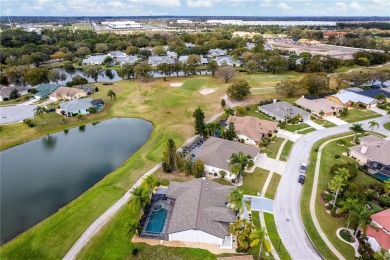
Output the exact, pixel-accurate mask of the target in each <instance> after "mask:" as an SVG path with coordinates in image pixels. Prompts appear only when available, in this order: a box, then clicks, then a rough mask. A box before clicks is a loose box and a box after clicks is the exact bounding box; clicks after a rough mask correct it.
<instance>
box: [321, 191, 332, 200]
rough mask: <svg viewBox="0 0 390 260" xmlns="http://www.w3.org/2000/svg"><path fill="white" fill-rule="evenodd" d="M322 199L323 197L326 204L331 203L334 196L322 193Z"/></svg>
mask: <svg viewBox="0 0 390 260" xmlns="http://www.w3.org/2000/svg"><path fill="white" fill-rule="evenodd" d="M321 197H322V199H323V200H324V201H326V202H329V201H331V200H332V199H333V198H334V196H333V194H331V193H326V192H324V193H322V194H321Z"/></svg>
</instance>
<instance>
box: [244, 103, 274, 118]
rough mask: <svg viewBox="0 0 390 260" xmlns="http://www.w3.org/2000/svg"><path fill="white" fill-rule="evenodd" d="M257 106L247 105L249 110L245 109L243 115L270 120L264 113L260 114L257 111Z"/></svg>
mask: <svg viewBox="0 0 390 260" xmlns="http://www.w3.org/2000/svg"><path fill="white" fill-rule="evenodd" d="M257 107H258V105H257V104H255V105H250V106H248V108H249V110H246V111H245V113H244V114H243V116H253V117H257V118H259V119H264V120H271V119H270V118H269V117H267V116H266V115H264V114H262V113H260V112H257V111H258V108H257ZM271 121H272V120H271Z"/></svg>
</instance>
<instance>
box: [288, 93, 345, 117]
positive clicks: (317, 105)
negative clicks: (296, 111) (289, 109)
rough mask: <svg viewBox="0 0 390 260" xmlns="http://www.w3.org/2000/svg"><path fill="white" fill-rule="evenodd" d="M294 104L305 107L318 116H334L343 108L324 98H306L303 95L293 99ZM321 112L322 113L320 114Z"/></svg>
mask: <svg viewBox="0 0 390 260" xmlns="http://www.w3.org/2000/svg"><path fill="white" fill-rule="evenodd" d="M295 104H297V105H298V106H301V107H303V108H305V109H306V110H310V111H311V113H312V114H313V115H316V116H319V117H328V116H334V115H336V114H338V113H339V112H340V110H341V109H343V106H342V105H340V104H337V103H335V102H332V101H329V100H327V99H325V98H318V99H307V98H305V97H301V98H300V99H298V100H296V101H295ZM322 113H324V114H323V115H322V116H321V114H322Z"/></svg>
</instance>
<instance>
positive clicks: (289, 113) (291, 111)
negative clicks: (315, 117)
mask: <svg viewBox="0 0 390 260" xmlns="http://www.w3.org/2000/svg"><path fill="white" fill-rule="evenodd" d="M259 110H260V111H262V112H263V113H265V114H267V115H269V116H271V117H275V118H276V120H278V121H285V120H287V119H288V118H293V117H295V116H298V115H300V116H301V117H302V119H303V121H306V120H309V118H310V113H309V112H307V111H305V110H303V109H300V108H298V107H296V106H293V105H291V104H290V103H287V102H285V101H279V102H274V103H272V104H266V105H261V106H259Z"/></svg>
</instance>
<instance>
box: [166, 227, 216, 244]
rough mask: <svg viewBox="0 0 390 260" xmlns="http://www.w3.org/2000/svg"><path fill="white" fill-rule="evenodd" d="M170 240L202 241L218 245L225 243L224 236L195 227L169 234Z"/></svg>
mask: <svg viewBox="0 0 390 260" xmlns="http://www.w3.org/2000/svg"><path fill="white" fill-rule="evenodd" d="M169 241H187V242H198V243H199V242H200V243H208V244H214V245H218V246H221V245H222V244H223V239H222V238H219V237H216V236H213V235H211V234H208V233H206V232H203V231H201V230H194V229H190V230H186V231H181V232H176V233H172V234H169Z"/></svg>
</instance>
